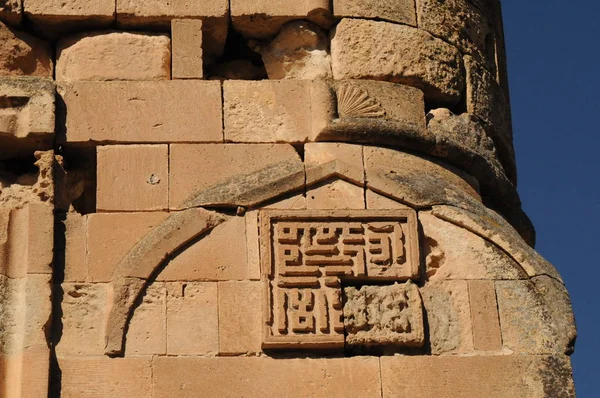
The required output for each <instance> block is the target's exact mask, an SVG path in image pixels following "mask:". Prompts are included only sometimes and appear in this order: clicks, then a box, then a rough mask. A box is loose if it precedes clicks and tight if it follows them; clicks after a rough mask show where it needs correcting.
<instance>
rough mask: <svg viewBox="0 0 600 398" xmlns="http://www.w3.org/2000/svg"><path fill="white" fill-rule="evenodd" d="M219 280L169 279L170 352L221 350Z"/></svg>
mask: <svg viewBox="0 0 600 398" xmlns="http://www.w3.org/2000/svg"><path fill="white" fill-rule="evenodd" d="M217 305H218V300H217V283H216V282H215V283H209V282H206V283H197V282H189V283H183V282H171V283H167V354H169V355H190V354H192V355H193V354H204V355H206V354H209V355H210V354H212V355H216V354H217V353H218V351H219V320H218V311H217Z"/></svg>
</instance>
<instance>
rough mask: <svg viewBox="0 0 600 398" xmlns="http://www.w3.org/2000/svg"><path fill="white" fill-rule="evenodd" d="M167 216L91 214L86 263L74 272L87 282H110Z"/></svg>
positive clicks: (156, 214)
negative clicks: (146, 237) (133, 250)
mask: <svg viewBox="0 0 600 398" xmlns="http://www.w3.org/2000/svg"><path fill="white" fill-rule="evenodd" d="M167 216H168V214H167V213H158V212H157V213H105V214H102V213H97V214H90V215H89V216H88V224H87V261H86V264H81V263H80V264H81V265H83V266H84V269H83V270H81V271H78V272H77V273H79V274H82V273H83V274H85V280H86V281H88V282H110V281H111V279H112V275H113V272H114V270H115V267H116V266H117V264H118V263H119V261H120V260H121V259H122V258H123V257H125V255H126V254H127V252H128V251H129V250H130V249H131V248H132V247H133V246H134V245H135V244H136V243H137V242H138V241H140V240H141V239H142V238H143V237H144V236H145V235H147V234H148V233H150V232H151V231H152V230H153V229H154V228H156V227H157V226H158V225H160V223H161V222H163V221H164V220H165V219H166V218H167ZM69 235H71V234H70V232H69V229H68V228H67V236H69ZM73 272H75V271H73Z"/></svg>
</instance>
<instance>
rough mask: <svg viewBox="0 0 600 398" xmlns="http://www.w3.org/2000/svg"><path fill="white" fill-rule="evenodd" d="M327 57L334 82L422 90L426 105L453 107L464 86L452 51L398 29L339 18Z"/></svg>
mask: <svg viewBox="0 0 600 398" xmlns="http://www.w3.org/2000/svg"><path fill="white" fill-rule="evenodd" d="M373 48H377V52H376V53H373V51H372V49H373ZM331 58H332V68H333V76H334V78H335V79H353V78H354V79H375V80H388V81H392V82H396V83H402V84H407V85H410V86H413V87H417V88H420V89H422V90H423V92H424V93H425V101H426V102H428V103H431V104H438V105H441V104H447V105H450V106H452V105H454V104H456V103H457V102H458V101H459V99H460V97H461V93H462V91H463V89H464V85H465V80H464V76H463V71H462V67H461V65H462V61H461V56H460V53H459V52H458V50H457V49H456V48H454V47H452V46H450V45H448V44H446V43H444V42H443V41H441V40H439V39H436V38H434V37H433V36H431V35H429V34H428V33H426V32H424V31H422V30H419V29H415V28H412V27H408V26H404V25H396V24H392V23H388V22H375V21H366V20H359V19H343V20H342V21H341V22H340V23H339V24H338V25H337V27H336V29H335V33H334V36H333V39H332V41H331Z"/></svg>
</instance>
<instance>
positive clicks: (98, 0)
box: [23, 0, 115, 26]
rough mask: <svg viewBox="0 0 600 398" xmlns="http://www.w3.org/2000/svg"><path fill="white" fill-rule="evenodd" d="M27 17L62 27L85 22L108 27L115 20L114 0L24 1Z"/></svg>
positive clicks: (37, 21)
mask: <svg viewBox="0 0 600 398" xmlns="http://www.w3.org/2000/svg"><path fill="white" fill-rule="evenodd" d="M23 7H24V11H25V15H26V16H27V18H29V19H30V20H32V21H34V22H36V23H42V24H51V25H60V24H63V25H64V24H65V23H71V22H85V23H86V24H88V26H90V24H93V25H92V26H98V25H102V26H106V25H109V24H111V23H112V22H113V21H114V19H115V1H114V0H70V1H68V2H65V1H61V0H44V1H39V0H23Z"/></svg>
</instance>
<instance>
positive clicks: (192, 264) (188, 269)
mask: <svg viewBox="0 0 600 398" xmlns="http://www.w3.org/2000/svg"><path fill="white" fill-rule="evenodd" d="M246 257H247V255H246V221H245V219H244V217H233V218H232V219H231V220H229V221H227V222H225V223H223V224H221V225H219V226H217V227H216V228H215V229H213V230H212V231H211V232H210V234H209V235H207V236H204V237H202V239H201V240H199V241H197V242H196V243H194V244H191V245H190V244H188V247H187V248H186V249H185V251H183V252H182V253H180V254H178V255H177V256H176V257H175V258H173V259H172V260H171V261H169V264H168V265H167V266H166V268H165V269H164V270H163V272H161V273H160V275H158V279H159V280H164V281H223V280H243V279H248V277H249V267H248V261H247V258H246Z"/></svg>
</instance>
